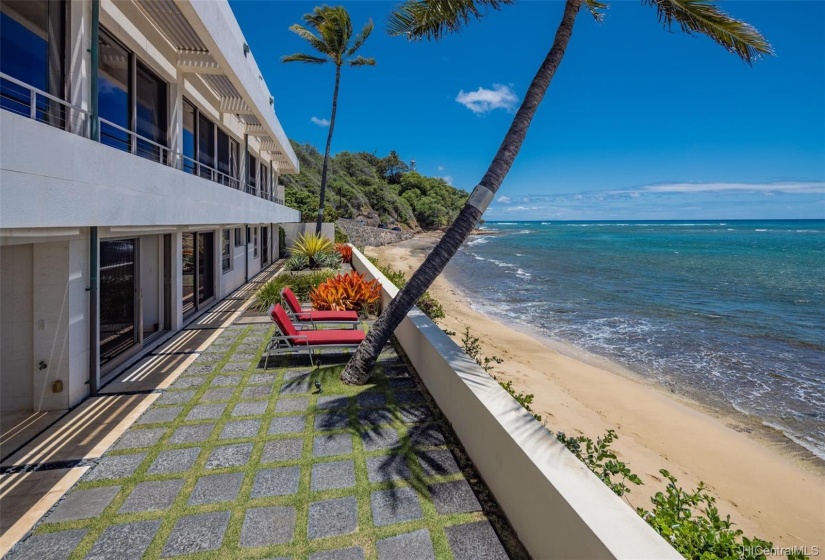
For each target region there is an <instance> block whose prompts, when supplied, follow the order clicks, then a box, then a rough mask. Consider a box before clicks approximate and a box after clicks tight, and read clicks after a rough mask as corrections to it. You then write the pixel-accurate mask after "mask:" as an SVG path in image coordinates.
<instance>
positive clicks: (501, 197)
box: [496, 195, 512, 204]
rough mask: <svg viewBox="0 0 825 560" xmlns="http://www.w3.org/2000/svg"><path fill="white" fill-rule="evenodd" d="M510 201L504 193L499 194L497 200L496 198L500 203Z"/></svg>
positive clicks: (508, 202)
mask: <svg viewBox="0 0 825 560" xmlns="http://www.w3.org/2000/svg"><path fill="white" fill-rule="evenodd" d="M511 201H512V199H511V198H510V197H509V196H504V195H501V196H500V197H498V200H496V202H501V203H502V204H510V202H511Z"/></svg>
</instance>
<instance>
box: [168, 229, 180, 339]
mask: <svg viewBox="0 0 825 560" xmlns="http://www.w3.org/2000/svg"><path fill="white" fill-rule="evenodd" d="M170 261H171V264H172V270H171V271H170V277H171V278H172V290H171V291H172V305H171V308H172V316H171V317H170V321H169V324H170V325H171V326H172V330H173V331H179V330H180V329H181V327H183V232H182V231H180V230H178V231H176V232H173V233H172V255H171V259H170Z"/></svg>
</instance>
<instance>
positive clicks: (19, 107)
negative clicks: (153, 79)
mask: <svg viewBox="0 0 825 560" xmlns="http://www.w3.org/2000/svg"><path fill="white" fill-rule="evenodd" d="M0 109H4V110H7V111H10V112H12V113H16V114H18V115H21V116H24V117H27V118H30V119H32V120H36V121H38V122H42V123H45V124H48V125H49V126H53V127H55V128H59V129H61V130H65V131H67V132H71V133H72V134H76V135H78V136H82V137H84V138H88V139H91V138H92V127H91V124H92V115H91V113H89V112H88V111H85V110H83V109H81V108H79V107H76V106H74V105H72V104H70V103H67V102H66V101H63V100H62V99H58V98H57V97H55V96H53V95H50V94H48V93H46V92H45V91H42V90H39V89H37V88H35V87H33V86H31V85H29V84H26V83H25V82H21V81H20V80H17V79H15V78H12V77H11V76H9V75H7V74H4V73H2V72H0ZM98 122H99V124H100V127H99V130H100V143H101V144H105V145H107V146H111V147H113V148H115V149H118V150H121V151H124V152H128V153H130V154H134V155H136V156H139V157H142V158H145V159H148V160H151V161H154V162H156V163H159V164H161V165H165V166H167V167H172V168H175V169H178V170H180V171H183V172H184V173H189V174H191V175H197V176H198V177H202V178H204V179H207V180H209V181H213V182H215V183H219V184H221V185H224V186H226V187H229V188H232V189H235V190H241V187H242V185H241V181H240V179H238V178H237V177H232V176H231V175H230V174H228V173H224V172H222V171H219V170H217V169H215V168H214V167H211V166H209V165H206V164H204V163H201V162H199V161H197V160H196V159H194V158H192V157H189V156H187V155H184V154H182V153H180V152H177V151H175V150H173V149H171V148H169V147H167V146H164V145H162V144H159V143H158V142H155V141H154V140H151V139H150V138H147V137H145V136H141V135H140V134H138V133H136V132H135V131H133V130H129V129H127V128H124V127H122V126H120V125H117V124H115V123H113V122H111V121H108V120H106V119H103V118H100V117H98ZM243 190H244V191H245V192H247V193H249V194H252V195H254V196H259V197H260V198H263V199H264V200H269V201H271V202H275V203H277V204H283V203H284V201H283V200H282V199H280V198H276V196H275V193H274V192H270V190H264V189H258V188H257V187H256V186H255V185H254V184H246V185H243Z"/></svg>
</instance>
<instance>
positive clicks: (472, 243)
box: [466, 236, 490, 247]
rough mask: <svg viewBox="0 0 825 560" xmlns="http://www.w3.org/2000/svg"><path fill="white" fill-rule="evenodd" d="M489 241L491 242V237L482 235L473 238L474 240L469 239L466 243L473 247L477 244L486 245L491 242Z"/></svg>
mask: <svg viewBox="0 0 825 560" xmlns="http://www.w3.org/2000/svg"><path fill="white" fill-rule="evenodd" d="M489 242H490V238H489V237H484V236H481V237H477V238H475V239H473V240H472V241H468V242H467V243H466V245H467V247H473V246H475V245H484V244H485V243H489Z"/></svg>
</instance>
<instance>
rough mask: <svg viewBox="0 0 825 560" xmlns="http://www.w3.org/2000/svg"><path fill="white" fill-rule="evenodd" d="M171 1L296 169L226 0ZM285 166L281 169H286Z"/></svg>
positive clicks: (267, 93) (254, 64) (244, 39)
mask: <svg viewBox="0 0 825 560" xmlns="http://www.w3.org/2000/svg"><path fill="white" fill-rule="evenodd" d="M175 5H177V7H178V8H179V9H180V11H181V12H182V13H183V15H184V16H185V17H186V19H187V21H189V23H190V25H192V28H193V29H194V30H195V32H196V33H197V34H198V36H199V37H200V39H201V40H202V41H203V42H204V44H205V45H206V47H207V49H209V52H210V53H211V54H212V56H213V57H214V58H215V61H216V62H217V63H218V65H220V67H221V68H223V69H224V71H225V73H226V76H227V77H228V78H229V79H230V81H232V83H233V85H234V86H235V88H236V89H238V91H239V92H240V93H241V94H242V95H244V96H245V97H248V99H249V100H250V101H251V106H252V108H253V109H254V111H255V116H256V117H257V118H258V120H259V121H261V123H262V124H263V125H264V127H265V129H266V131H267V132H268V133H269V134H270V135H271V136H272V137H273V138H274V139H275V141H276V142H278V143H279V144H280V145H281V149H282V151H283V152H284V154H285V155H286V156H287V158H288V159H289V161H290V163H291V164H292V165H291V167H292V169H291V170H290V171H291V172H294V173H297V172H298V169H299V164H298V157H297V156H296V155H295V152H294V151H293V150H292V146H291V145H290V144H289V139H288V138H287V136H286V133H285V132H284V129H283V128H282V127H281V123H280V122H279V121H278V117H277V116H275V109H274V107H272V106H270V104H269V98H270V97H271V96H272V94H271V93H270V92H269V89H268V88H267V86H266V82H265V81H264V80H263V79H261V76H262V74H261V71H260V69H259V68H258V65H257V63H256V62H255V58H254V57H253V56H252V53H251V52H250V53H248V54H247V55H246V56H244V52H243V51H244V49H243V45H244V43H245V42H246V38H245V37H244V35H243V32H242V31H241V28H240V26H239V25H238V21H237V20H236V19H235V14H233V13H232V8H230V6H229V2H227V1H226V0H220V1H212V2H202V1H200V2H199V1H197V0H175ZM286 171H287V170H283V172H286Z"/></svg>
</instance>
